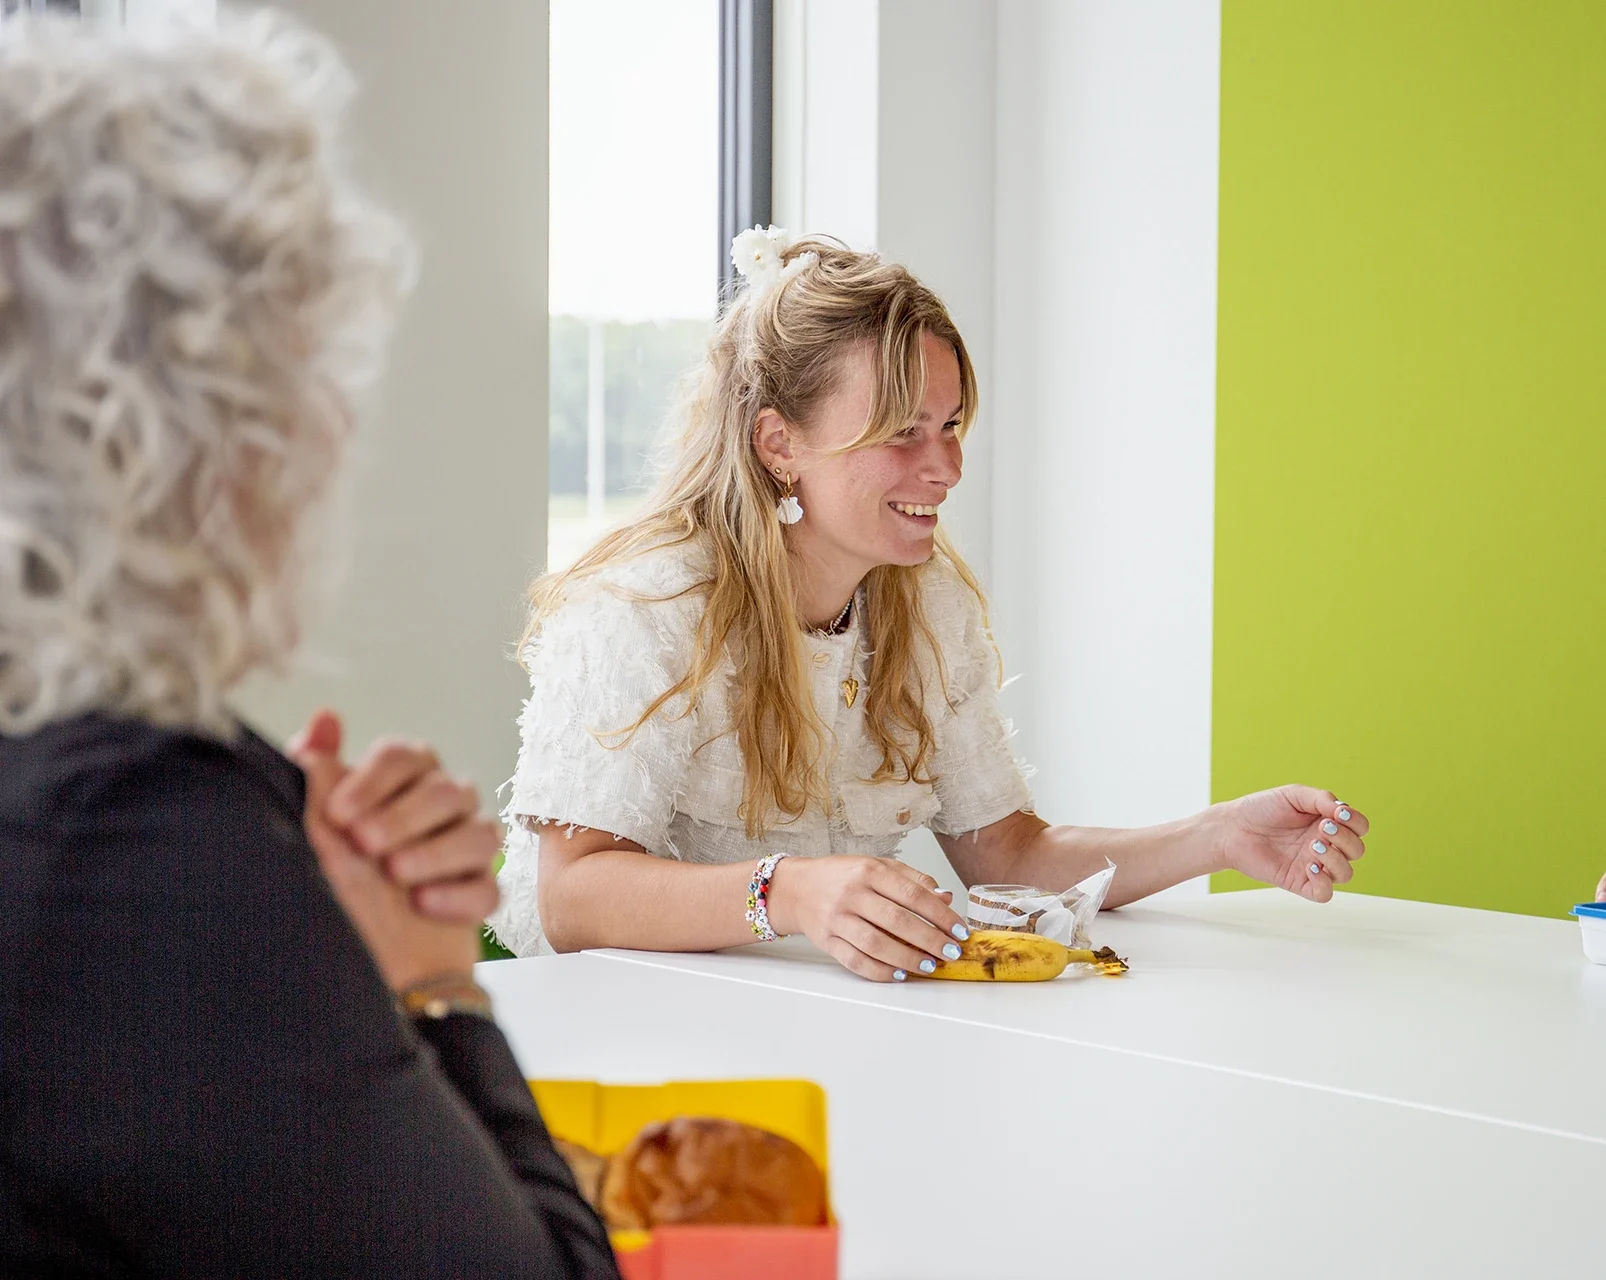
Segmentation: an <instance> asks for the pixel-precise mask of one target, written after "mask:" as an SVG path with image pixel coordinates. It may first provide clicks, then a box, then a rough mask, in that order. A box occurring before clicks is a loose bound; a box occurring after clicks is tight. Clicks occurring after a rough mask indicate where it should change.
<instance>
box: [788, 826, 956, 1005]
mask: <svg viewBox="0 0 1606 1280" xmlns="http://www.w3.org/2000/svg"><path fill="white" fill-rule="evenodd" d="M950 896H951V895H949V894H947V893H946V892H939V891H938V889H937V882H936V881H935V880H933V879H932V878H931V877H930V876H928V875H926V874H924V873H923V872H920V871H916V870H915V869H914V868H913V867H911V866H908V865H907V864H905V863H902V862H899V861H898V860H897V859H895V858H860V857H848V856H845V855H842V854H833V855H831V856H829V857H824V858H783V859H781V861H780V862H778V863H777V864H776V866H775V873H774V875H773V876H772V877H771V879H770V891H769V917H770V926H771V928H773V929H774V930H775V931H776V932H777V933H801V934H803V935H804V936H805V937H806V938H808V940H809V941H810V942H812V943H813V944H814V945H815V946H816V947H818V948H819V949H820V950H821V951H823V952H825V953H826V955H828V956H831V957H832V958H833V959H834V960H836V961H837V963H839V964H840V965H842V967H843V968H845V969H851V970H852V971H853V972H854V973H856V974H858V975H859V976H860V977H863V978H869V979H871V980H872V981H875V982H902V981H903V980H904V979H905V978H907V977H908V976H909V975H910V974H917V975H918V974H920V973H934V972H935V971H936V969H937V966H938V965H940V964H941V963H942V962H943V961H944V960H945V959H947V960H957V959H958V958H959V946H958V943H959V942H962V941H964V940H965V939H966V938H967V937H969V936H970V931H969V930H968V929H967V928H966V927H965V922H964V920H963V919H961V918H960V916H959V915H958V914H957V913H956V912H955V911H954V909H953V908H952V907H951V906H949V904H948V899H949V897H950Z"/></svg>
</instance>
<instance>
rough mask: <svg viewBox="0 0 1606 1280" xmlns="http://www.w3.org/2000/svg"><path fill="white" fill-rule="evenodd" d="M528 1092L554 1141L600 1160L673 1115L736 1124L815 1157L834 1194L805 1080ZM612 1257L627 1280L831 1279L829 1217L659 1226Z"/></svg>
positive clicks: (619, 1237) (624, 1234)
mask: <svg viewBox="0 0 1606 1280" xmlns="http://www.w3.org/2000/svg"><path fill="white" fill-rule="evenodd" d="M530 1091H531V1092H532V1093H533V1094H534V1095H535V1101H536V1105H537V1106H539V1107H540V1108H541V1115H542V1116H543V1117H544V1118H545V1120H546V1124H547V1128H548V1129H549V1130H550V1131H551V1133H552V1136H553V1137H555V1138H562V1139H564V1140H565V1141H567V1142H576V1143H579V1144H580V1145H581V1146H584V1147H589V1148H590V1149H591V1150H593V1151H595V1152H598V1153H599V1154H601V1155H605V1156H611V1155H614V1154H615V1153H617V1152H619V1151H622V1150H623V1149H624V1148H625V1146H626V1145H628V1144H629V1142H630V1140H631V1139H632V1138H634V1137H635V1136H636V1134H637V1133H639V1132H640V1131H641V1130H642V1129H643V1128H644V1127H645V1126H647V1125H649V1124H651V1123H653V1122H654V1121H657V1120H672V1119H673V1118H674V1117H676V1116H714V1117H716V1118H718V1119H722V1120H738V1121H741V1122H742V1123H743V1124H750V1125H753V1126H755V1127H757V1128H760V1129H767V1130H769V1131H770V1132H771V1133H776V1134H779V1135H780V1136H781V1137H783V1138H790V1139H791V1140H792V1141H793V1142H795V1143H797V1145H798V1146H800V1147H802V1148H803V1150H805V1151H806V1152H808V1153H809V1155H810V1156H812V1157H813V1159H814V1162H815V1163H816V1164H817V1165H819V1166H820V1172H821V1173H822V1174H824V1175H825V1176H826V1186H827V1190H828V1191H829V1187H830V1166H829V1165H828V1163H827V1161H826V1145H825V1132H826V1131H825V1090H823V1089H821V1088H820V1086H819V1085H817V1084H811V1083H809V1082H808V1081H805V1080H688V1081H680V1082H677V1083H673V1084H660V1085H610V1084H596V1083H594V1082H592V1081H588V1080H532V1081H530ZM613 1248H614V1254H615V1255H616V1256H617V1257H618V1259H619V1271H620V1273H621V1274H622V1275H623V1276H624V1280H750V1277H753V1276H763V1277H765V1280H836V1274H837V1224H836V1218H835V1215H831V1218H830V1221H829V1222H828V1223H827V1225H825V1226H823V1227H691V1226H686V1227H658V1228H656V1229H655V1230H652V1231H619V1232H615V1233H614V1235H613Z"/></svg>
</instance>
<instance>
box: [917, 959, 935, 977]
mask: <svg viewBox="0 0 1606 1280" xmlns="http://www.w3.org/2000/svg"><path fill="white" fill-rule="evenodd" d="M920 972H921V973H936V972H937V962H936V961H935V960H932V959H931V958H929V957H928V958H926V959H924V960H922V961H921V962H920Z"/></svg>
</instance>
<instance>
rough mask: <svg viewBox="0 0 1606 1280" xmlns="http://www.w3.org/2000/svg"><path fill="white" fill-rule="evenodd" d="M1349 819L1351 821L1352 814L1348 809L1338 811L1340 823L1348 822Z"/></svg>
mask: <svg viewBox="0 0 1606 1280" xmlns="http://www.w3.org/2000/svg"><path fill="white" fill-rule="evenodd" d="M1349 819H1350V812H1349V810H1348V809H1340V810H1339V811H1338V820H1339V821H1340V822H1348V821H1349Z"/></svg>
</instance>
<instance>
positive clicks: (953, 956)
mask: <svg viewBox="0 0 1606 1280" xmlns="http://www.w3.org/2000/svg"><path fill="white" fill-rule="evenodd" d="M942 953H943V955H945V956H947V957H948V958H949V959H950V960H957V959H959V944H958V943H957V942H950V943H948V944H947V945H946V946H945V947H943V949H942Z"/></svg>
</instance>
